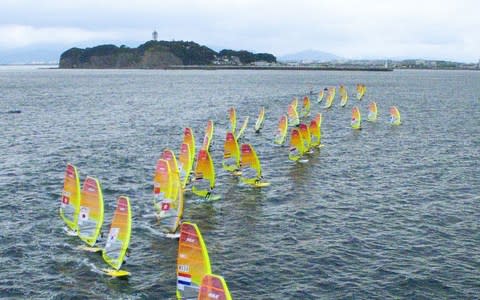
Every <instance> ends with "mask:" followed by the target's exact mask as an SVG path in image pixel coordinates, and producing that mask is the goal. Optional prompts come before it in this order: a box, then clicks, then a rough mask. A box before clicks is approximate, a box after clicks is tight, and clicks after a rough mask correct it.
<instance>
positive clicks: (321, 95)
mask: <svg viewBox="0 0 480 300" xmlns="http://www.w3.org/2000/svg"><path fill="white" fill-rule="evenodd" d="M324 95H325V90H321V91H320V92H319V93H318V97H317V103H320V102H322V100H323V97H324Z"/></svg>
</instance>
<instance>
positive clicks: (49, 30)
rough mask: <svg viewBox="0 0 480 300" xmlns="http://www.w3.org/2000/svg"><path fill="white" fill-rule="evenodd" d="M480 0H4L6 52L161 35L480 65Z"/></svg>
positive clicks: (275, 49) (254, 47) (0, 39)
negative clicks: (153, 33) (154, 34)
mask: <svg viewBox="0 0 480 300" xmlns="http://www.w3.org/2000/svg"><path fill="white" fill-rule="evenodd" d="M479 15H480V1H479V0H456V1H455V0H448V1H446V0H402V1H398V0H383V1H382V0H378V1H375V0H363V1H357V0H295V1H282V0H277V1H272V0H264V1H260V0H257V1H253V0H224V1H215V0H208V1H207V0H203V1H200V0H190V1H186V0H150V1H148V0H135V1H123V0H95V1H94V0H72V1H70V0H61V1H60V0H1V2H0V55H1V53H2V51H3V52H12V51H13V52H14V51H17V50H18V51H20V50H22V51H23V50H25V49H31V50H33V51H35V49H45V48H49V47H50V48H51V49H59V50H58V51H60V52H59V55H60V53H61V50H60V49H63V50H66V49H68V48H71V47H76V46H78V47H86V46H90V47H93V46H96V45H99V44H105V43H109V44H116V45H121V44H125V45H127V46H130V47H136V46H138V45H139V44H141V43H143V42H145V41H147V40H150V39H151V38H152V37H151V34H152V31H153V30H156V31H157V32H158V35H159V39H161V40H188V41H195V42H197V43H199V44H202V45H207V46H209V47H212V48H213V49H215V50H220V49H223V48H229V49H235V50H240V49H245V50H250V51H255V52H268V53H272V54H274V55H276V56H282V55H286V54H291V53H295V52H300V51H303V50H318V51H324V52H329V53H333V54H335V55H338V56H341V57H344V58H348V59H372V58H379V59H384V58H393V59H404V58H424V59H445V60H452V61H460V62H478V61H479V59H480V17H479Z"/></svg>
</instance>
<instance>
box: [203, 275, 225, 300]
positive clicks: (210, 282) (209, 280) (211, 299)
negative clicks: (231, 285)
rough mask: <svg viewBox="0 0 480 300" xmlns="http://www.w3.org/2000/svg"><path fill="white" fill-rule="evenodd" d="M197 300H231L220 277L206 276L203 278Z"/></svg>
mask: <svg viewBox="0 0 480 300" xmlns="http://www.w3.org/2000/svg"><path fill="white" fill-rule="evenodd" d="M198 300H232V296H231V295H230V291H229V290H228V286H227V283H226V282H225V279H223V277H222V276H218V275H213V274H207V275H205V276H203V280H202V285H201V286H200V293H199V294H198Z"/></svg>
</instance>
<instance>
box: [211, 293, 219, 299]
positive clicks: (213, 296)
mask: <svg viewBox="0 0 480 300" xmlns="http://www.w3.org/2000/svg"><path fill="white" fill-rule="evenodd" d="M208 299H220V295H219V294H216V293H214V292H209V293H208Z"/></svg>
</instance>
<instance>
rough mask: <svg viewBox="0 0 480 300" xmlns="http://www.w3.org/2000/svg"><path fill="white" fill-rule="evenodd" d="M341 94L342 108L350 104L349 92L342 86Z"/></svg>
mask: <svg viewBox="0 0 480 300" xmlns="http://www.w3.org/2000/svg"><path fill="white" fill-rule="evenodd" d="M338 92H339V93H340V106H341V107H344V106H345V105H347V102H348V92H347V89H346V88H345V86H343V85H341V86H340V89H339V91H338Z"/></svg>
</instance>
